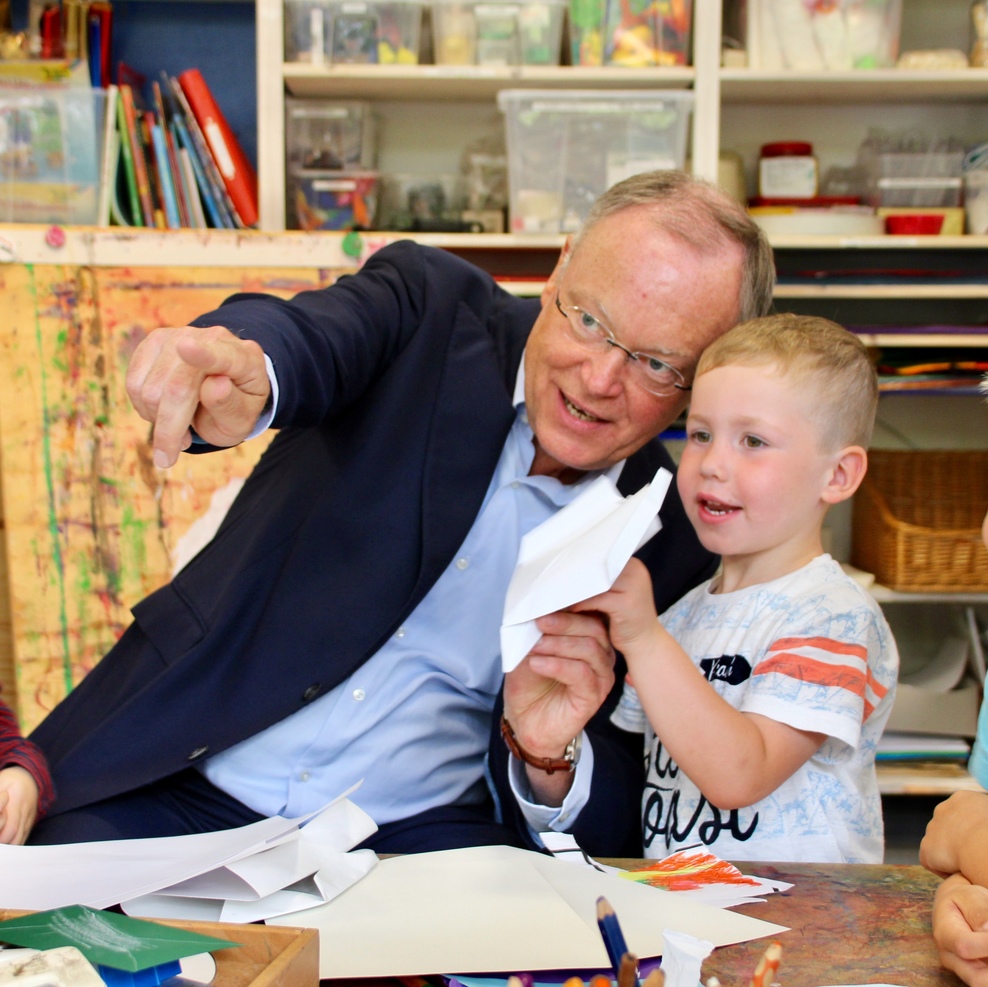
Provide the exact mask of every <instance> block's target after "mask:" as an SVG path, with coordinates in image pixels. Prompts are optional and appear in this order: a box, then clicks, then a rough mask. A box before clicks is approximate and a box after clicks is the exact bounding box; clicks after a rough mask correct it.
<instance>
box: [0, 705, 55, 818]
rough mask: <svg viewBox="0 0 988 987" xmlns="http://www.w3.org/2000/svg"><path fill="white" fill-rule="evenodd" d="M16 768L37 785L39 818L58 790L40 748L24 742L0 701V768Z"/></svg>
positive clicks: (27, 741)
mask: <svg viewBox="0 0 988 987" xmlns="http://www.w3.org/2000/svg"><path fill="white" fill-rule="evenodd" d="M13 765H17V766H19V767H22V768H24V770H25V771H27V772H28V773H29V774H30V775H31V777H32V778H33V779H34V782H35V784H36V785H37V786H38V819H41V818H42V817H43V816H44V814H45V813H46V812H47V811H48V810H49V809H50V808H51V804H52V802H53V801H54V800H55V789H54V787H53V785H52V781H51V773H50V772H49V771H48V762H47V761H46V760H45V756H44V754H42V753H41V748H39V747H38V746H37V744H32V743H31V741H30V740H25V739H24V737H23V736H22V735H21V731H20V727H19V726H18V725H17V718H16V717H15V716H14V712H13V710H12V709H11V708H10V707H9V706H7V705H6V703H3V702H0V769H2V768H9V767H12V766H13Z"/></svg>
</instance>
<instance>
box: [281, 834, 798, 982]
mask: <svg viewBox="0 0 988 987" xmlns="http://www.w3.org/2000/svg"><path fill="white" fill-rule="evenodd" d="M599 895H605V896H606V897H607V899H608V901H609V902H610V903H611V904H612V905H613V906H614V910H615V911H616V912H617V914H618V916H619V918H620V920H621V925H622V928H623V930H624V934H625V938H626V939H627V942H628V948H629V949H630V950H632V951H633V952H635V953H637V954H638V955H639V956H640V957H648V956H658V955H660V954H661V952H662V933H663V930H664V929H667V928H668V929H675V930H676V931H679V932H685V933H687V934H689V935H693V936H696V937H697V938H703V939H708V940H709V941H711V942H713V943H714V944H715V945H718V946H722V945H727V944H728V943H733V942H744V941H746V940H748V939H757V938H760V937H762V936H770V935H776V934H777V933H779V932H781V931H784V930H783V929H782V927H780V926H777V925H772V924H770V923H767V922H762V921H760V920H758V919H753V918H749V917H747V916H745V915H736V914H734V913H733V912H728V911H722V910H720V909H716V908H712V907H710V906H708V905H702V904H697V903H696V902H691V901H686V900H683V899H682V898H679V897H677V896H676V895H674V894H672V893H670V892H665V891H659V890H657V889H655V888H649V887H643V886H641V885H638V884H634V883H632V882H630V881H625V880H622V879H620V878H617V877H612V876H611V875H609V874H601V873H599V872H597V871H594V870H592V869H591V868H589V867H575V866H573V864H570V863H567V862H566V861H561V860H556V859H555V858H553V857H550V856H546V855H545V854H540V853H534V852H531V851H527V850H518V849H515V848H513V847H473V848H469V849H465V850H445V851H441V852H437V853H421V854H409V855H407V856H402V857H390V858H387V859H385V860H382V861H380V863H379V864H378V865H377V866H376V867H375V868H374V869H373V870H372V871H371V872H370V873H369V874H368V875H367V876H366V877H365V878H364V879H363V880H362V881H359V882H357V883H356V884H355V885H353V886H352V887H350V888H348V889H347V890H346V891H344V892H343V894H341V895H339V896H338V897H337V898H335V899H333V901H331V902H329V903H328V904H326V905H321V906H319V907H318V908H314V909H310V910H309V911H305V912H294V913H293V914H291V915H289V916H285V917H284V918H279V919H273V920H269V922H270V924H275V925H294V926H307V927H311V928H315V929H318V930H319V955H320V961H319V965H320V977H322V978H324V979H325V978H335V977H393V976H402V975H409V974H426V973H492V972H498V971H508V972H510V971H517V970H528V971H535V970H559V969H575V968H584V969H598V968H600V969H602V968H607V967H608V966H609V963H608V959H607V952H606V950H605V949H604V945H603V942H602V941H601V938H600V932H599V930H598V928H597V912H596V902H597V897H598V896H599Z"/></svg>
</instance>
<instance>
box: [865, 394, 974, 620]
mask: <svg viewBox="0 0 988 987" xmlns="http://www.w3.org/2000/svg"><path fill="white" fill-rule="evenodd" d="M911 393H916V392H911ZM868 592H869V593H870V594H871V595H872V596H873V597H874V598H875V600H876V601H877V602H878V603H965V604H967V603H988V592H980V593H979V592H959V593H901V592H899V590H895V589H889V588H888V586H882V585H881V584H880V583H873V584H872V585H871V586H869V587H868Z"/></svg>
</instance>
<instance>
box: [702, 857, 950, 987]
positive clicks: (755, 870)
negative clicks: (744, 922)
mask: <svg viewBox="0 0 988 987" xmlns="http://www.w3.org/2000/svg"><path fill="white" fill-rule="evenodd" d="M739 866H740V867H741V870H742V871H743V872H744V873H745V874H752V875H755V876H758V877H768V878H774V879H776V880H780V881H786V882H789V883H791V884H792V885H793V886H792V888H791V889H790V890H788V891H785V892H782V893H776V894H770V895H768V896H767V897H766V899H765V903H764V904H751V905H743V906H739V907H738V908H737V909H735V910H736V911H739V912H744V913H745V914H747V915H751V916H752V917H754V918H760V919H764V920H765V921H767V922H776V923H778V924H779V925H784V926H787V927H788V929H789V931H788V932H785V933H782V934H781V935H780V936H779V942H780V943H781V944H782V962H781V964H780V966H779V972H778V976H777V978H776V979H777V981H778V982H779V983H780V984H782V987H823V985H830V984H869V983H872V984H877V983H884V984H901V985H903V987H958V985H959V984H960V983H961V982H960V980H958V979H957V977H955V976H954V974H952V973H949V972H947V971H946V970H943V969H942V968H941V966H940V963H939V961H938V959H937V953H936V950H935V948H934V946H933V939H932V937H931V934H930V911H931V907H932V904H933V894H934V892H935V890H936V888H937V886H938V885H939V883H940V881H939V878H937V877H935V876H934V875H932V874H930V873H929V872H928V871H926V870H924V869H923V868H922V867H915V866H878V865H868V864H775V865H773V864H740V865H739ZM765 945H766V944H765V942H764V941H763V940H757V941H755V942H748V943H740V944H738V945H736V946H725V947H723V948H721V949H718V950H715V951H714V953H713V954H712V955H711V956H710V957H708V959H707V960H706V961H705V962H704V964H703V973H704V976H705V977H709V976H716V977H717V978H718V979H719V980H720V982H721V984H722V985H723V987H747V984H748V981H749V978H750V976H751V973H752V971H753V970H754V968H755V965H756V964H757V962H758V959H759V957H760V956H761V954H762V953H763V952H764V950H765Z"/></svg>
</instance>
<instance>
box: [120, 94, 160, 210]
mask: <svg viewBox="0 0 988 987" xmlns="http://www.w3.org/2000/svg"><path fill="white" fill-rule="evenodd" d="M119 89H120V102H121V103H122V105H123V109H124V122H125V131H124V134H125V136H126V139H127V141H128V142H129V144H130V150H131V157H132V159H133V162H134V177H135V179H136V182H137V195H138V198H139V199H140V211H139V215H140V216H141V219H142V224H143V225H144V226H155V225H156V224H155V221H154V201H153V200H152V198H151V183H150V178H149V175H148V166H147V159H146V158H145V156H144V144H143V142H142V140H141V133H140V130H139V129H138V116H137V109H136V107H135V106H134V93H133V90H132V89H131V88H130V86H129V85H127V84H125V83H122V84H121V85H120V87H119Z"/></svg>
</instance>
